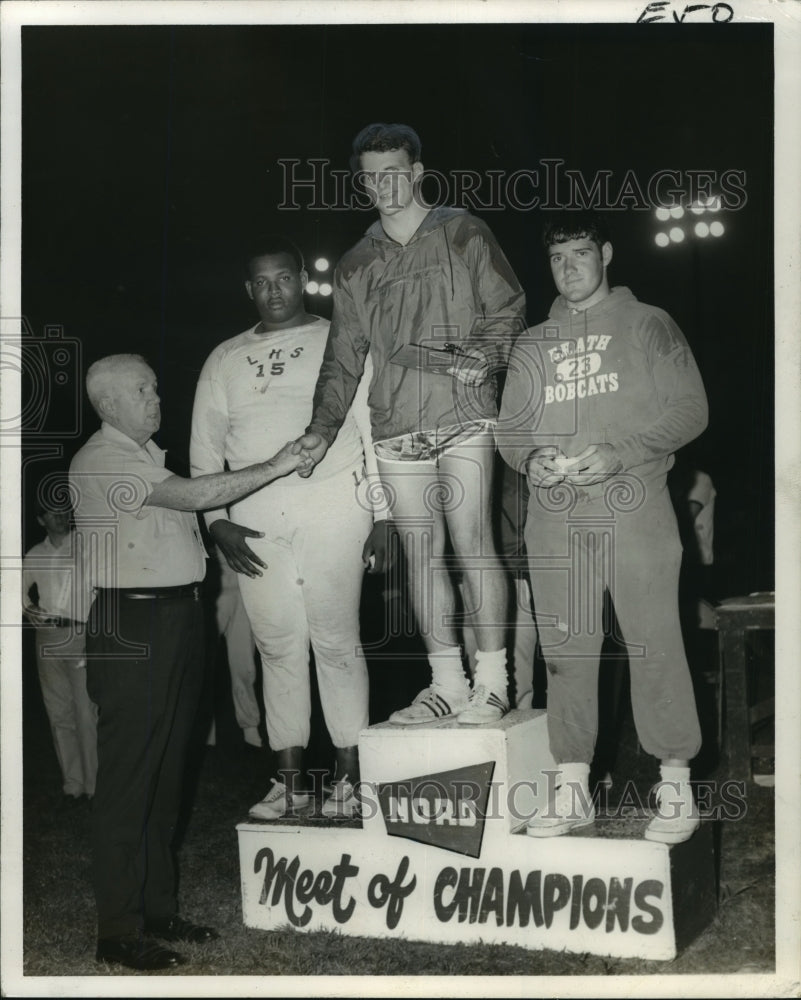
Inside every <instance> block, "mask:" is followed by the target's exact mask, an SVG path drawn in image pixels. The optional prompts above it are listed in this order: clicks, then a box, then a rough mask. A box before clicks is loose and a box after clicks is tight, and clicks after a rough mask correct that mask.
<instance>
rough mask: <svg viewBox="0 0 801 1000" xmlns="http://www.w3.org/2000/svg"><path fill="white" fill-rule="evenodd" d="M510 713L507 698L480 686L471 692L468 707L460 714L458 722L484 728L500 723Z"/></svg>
mask: <svg viewBox="0 0 801 1000" xmlns="http://www.w3.org/2000/svg"><path fill="white" fill-rule="evenodd" d="M508 711H509V702H508V701H507V700H506V697H505V696H503V697H502V696H501V695H499V694H496V693H495V692H494V691H490V689H489V688H488V687H485V686H484V685H483V684H480V685H479V686H478V687H477V688H474V689H473V690H472V691H471V692H470V700H469V702H468V703H467V707H466V708H465V709H464V710H463V711H461V712H459V714H458V716H457V718H456V721H457V722H458V723H459V724H460V725H463V726H483V725H486V724H487V723H488V722H500V721H501V719H502V718H503V717H504V715H506V713H507V712H508Z"/></svg>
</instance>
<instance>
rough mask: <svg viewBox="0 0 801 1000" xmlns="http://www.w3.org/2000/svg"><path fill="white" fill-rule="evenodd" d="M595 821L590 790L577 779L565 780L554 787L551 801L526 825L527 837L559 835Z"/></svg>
mask: <svg viewBox="0 0 801 1000" xmlns="http://www.w3.org/2000/svg"><path fill="white" fill-rule="evenodd" d="M594 822H595V805H594V803H593V801H592V799H591V798H590V790H589V788H588V787H587V786H586V785H584V784H583V783H582V782H579V781H566V782H565V783H564V784H563V785H559V787H558V788H557V789H556V794H555V795H554V798H553V802H552V803H550V804H549V805H548V807H547V809H546V810H545V812H543V813H541V814H540V815H537V816H532V818H531V819H530V820H529V821H528V825H527V826H526V833H527V834H528V835H529V837H561V836H562V834H565V833H568V832H569V831H570V830H579V829H580V828H581V827H583V826H590V825H591V824H592V823H594Z"/></svg>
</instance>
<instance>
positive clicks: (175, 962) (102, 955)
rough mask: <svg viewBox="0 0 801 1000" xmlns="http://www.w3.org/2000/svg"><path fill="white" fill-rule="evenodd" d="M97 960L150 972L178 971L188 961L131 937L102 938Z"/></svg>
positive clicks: (175, 953)
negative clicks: (161, 970) (160, 970)
mask: <svg viewBox="0 0 801 1000" xmlns="http://www.w3.org/2000/svg"><path fill="white" fill-rule="evenodd" d="M95 958H96V959H97V961H98V962H110V963H113V964H115V965H125V966H127V967H128V968H129V969H136V970H137V971H139V972H148V971H151V970H153V969H177V968H178V966H179V965H183V964H184V962H185V961H186V959H185V958H184V957H183V956H182V955H179V954H178V953H177V952H175V951H170V950H169V949H167V948H162V946H161V945H160V944H157V943H156V942H155V941H149V940H148V939H147V938H141V937H139V936H138V935H131V936H130V937H114V938H100V940H99V941H98V942H97V953H96V954H95Z"/></svg>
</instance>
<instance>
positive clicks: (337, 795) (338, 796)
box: [321, 775, 360, 819]
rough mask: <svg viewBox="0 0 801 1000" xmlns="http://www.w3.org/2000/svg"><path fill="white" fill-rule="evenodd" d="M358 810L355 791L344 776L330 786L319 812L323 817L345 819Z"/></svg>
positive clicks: (358, 804) (358, 805)
mask: <svg viewBox="0 0 801 1000" xmlns="http://www.w3.org/2000/svg"><path fill="white" fill-rule="evenodd" d="M359 808H360V803H359V799H358V797H357V795H356V789H355V788H354V787H353V785H352V784H351V783H350V782H349V781H348V776H347V775H345V777H344V778H342V780H341V781H335V782H334V784H333V785H332V786H331V794H330V795H329V796H328V798H327V799H326V800H325V802H323V808H322V810H321V812H322V814H323V816H330V817H335V818H337V819H347V818H348V817H350V816H355V815H356V813H357V812H358V811H359Z"/></svg>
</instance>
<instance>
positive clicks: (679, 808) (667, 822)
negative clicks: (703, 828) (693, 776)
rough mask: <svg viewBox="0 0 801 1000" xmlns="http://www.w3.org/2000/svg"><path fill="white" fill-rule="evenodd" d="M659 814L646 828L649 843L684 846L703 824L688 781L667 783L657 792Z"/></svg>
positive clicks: (659, 787)
mask: <svg viewBox="0 0 801 1000" xmlns="http://www.w3.org/2000/svg"><path fill="white" fill-rule="evenodd" d="M656 802H657V806H656V815H655V816H654V818H653V819H652V820H651V822H650V823H649V824H648V826H647V827H646V829H645V839H646V840H656V841H658V842H659V843H660V844H681V843H683V842H684V841H685V840H689V839H690V837H692V835H693V834H694V833H695V831H696V830H697V829H698V827H699V826H700V825H701V817H700V816H699V815H698V807H697V806H696V804H695V799H694V798H693V790H692V788H691V787H690V783H689V782H688V781H663V782H662V783H661V784H660V785H658V786H657V789H656Z"/></svg>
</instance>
